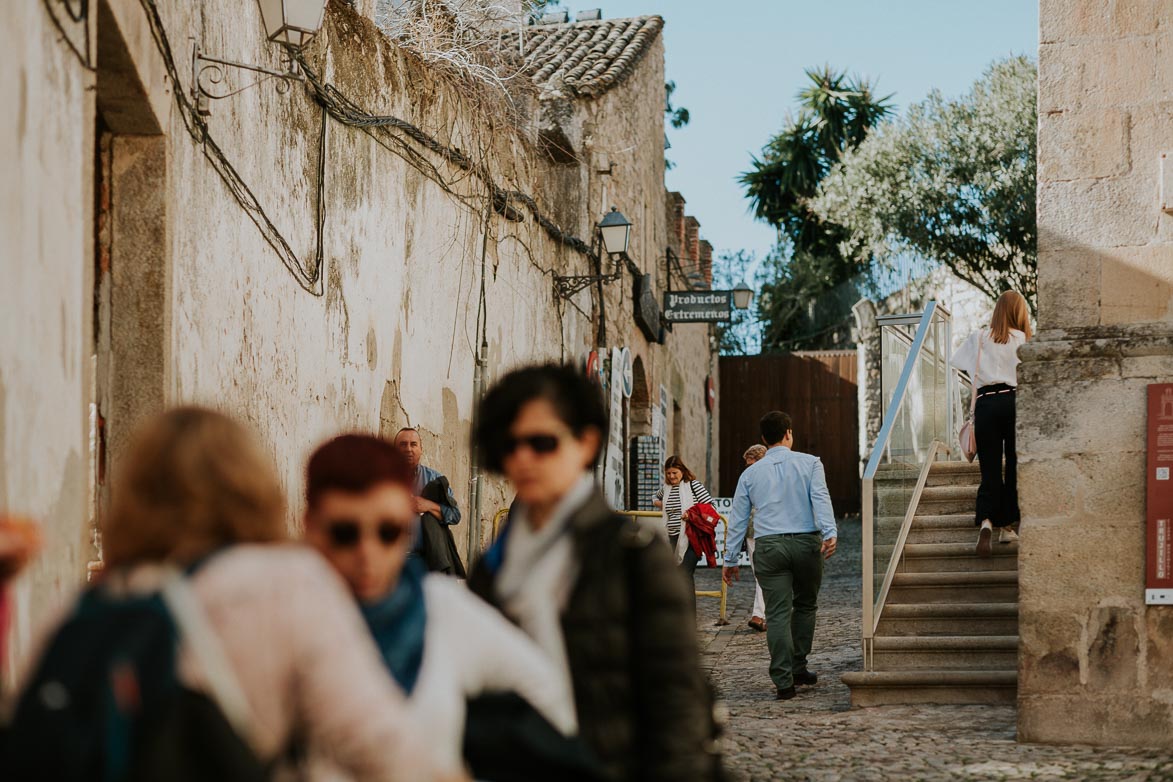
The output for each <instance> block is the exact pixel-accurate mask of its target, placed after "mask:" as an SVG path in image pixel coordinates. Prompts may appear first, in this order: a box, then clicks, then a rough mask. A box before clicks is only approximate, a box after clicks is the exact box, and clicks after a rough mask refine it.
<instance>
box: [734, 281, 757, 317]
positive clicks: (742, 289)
mask: <svg viewBox="0 0 1173 782" xmlns="http://www.w3.org/2000/svg"><path fill="white" fill-rule="evenodd" d="M752 303H753V288H751V287H749V286H748V285H746V284H745V280H742V281H741V282H739V283H737V286H736V287H734V289H733V306H734V307H736V308H737V309H739V310H748V309H749V305H750V304H752Z"/></svg>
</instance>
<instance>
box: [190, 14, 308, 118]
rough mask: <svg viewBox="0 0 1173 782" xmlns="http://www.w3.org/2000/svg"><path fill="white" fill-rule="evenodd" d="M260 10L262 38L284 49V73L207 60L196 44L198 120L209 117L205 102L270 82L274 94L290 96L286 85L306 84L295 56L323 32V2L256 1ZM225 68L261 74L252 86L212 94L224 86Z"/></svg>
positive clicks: (194, 71)
mask: <svg viewBox="0 0 1173 782" xmlns="http://www.w3.org/2000/svg"><path fill="white" fill-rule="evenodd" d="M257 5H258V6H259V7H260V10H261V22H262V23H263V24H264V26H265V36H266V38H268V40H269V41H271V42H273V43H279V44H281V45H282V47H284V49H285V53H284V54H285V57H284V59H285V70H284V71H279V70H275V69H273V68H266V67H264V66H261V65H251V64H249V63H246V62H237V61H235V60H225V59H223V58H220V57H209V56H207V55H206V54H204V53H203V52H202V51H201V50H200V45H199V44H198V43H197V44H195V45H194V46H193V47H192V53H191V69H192V83H191V94H192V98H193V99H194V101H195V105H196V111H198V112H199V113H200V115H201V116H205V117H206V116H208V115H209V114H211V113H212V111H211V109H210V108H209V106H208V102H209V101H212V100H222V99H224V98H230V97H232V96H233V95H238V94H240V93H242V92H244V91H245V90H247V89H250V88H252V87H255V86H257V85H258V84H260V83H261V82H263V81H268V80H269V79H278V81H277V84H276V88H277V92H278V93H280V94H282V95H284V94H285V93H287V92H289V83H290V82H293V81H300V82H304V81H305V74H304V73H302V72H301V71H300V70H299V69H298V67H297V60H296V59H294V52H295V51H296V50H297V49H300V48H301V47H303V46H305V45H306V44H307V43H309V42H310V41H311V40H312V39H313V38H314V36H316V35H317V34H318V31H319V30H321V29H322V17H323V16H324V15H325V13H326V0H257ZM225 68H237V69H239V70H245V71H252V72H254V73H260V74H264V78H261V79H258V80H257V81H255V82H253V83H252V84H248V85H245V86H244V87H240V88H239V89H235V90H228V91H225V92H216V91H213V89H212V87H213V86H214V85H220V84H223V83H224V80H225V78H227V75H226V74H225V72H224V69H225Z"/></svg>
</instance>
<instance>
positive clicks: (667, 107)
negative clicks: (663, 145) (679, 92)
mask: <svg viewBox="0 0 1173 782" xmlns="http://www.w3.org/2000/svg"><path fill="white" fill-rule="evenodd" d="M664 92H665V93H666V95H665V99H664V113H665V114H667V115H668V121H669V122H670V123H671V124H672V127H674V128H676V129H677V130H680V129H681V128H683V127H684V126H685V125H687V124H688V120H689V119H690V117H689V114H688V109H686V108H684V107H683V106H681V107H679V108H677V107H675V106H673V105H672V93H674V92H676V82H674V81H670V82H666V83H665V84H664Z"/></svg>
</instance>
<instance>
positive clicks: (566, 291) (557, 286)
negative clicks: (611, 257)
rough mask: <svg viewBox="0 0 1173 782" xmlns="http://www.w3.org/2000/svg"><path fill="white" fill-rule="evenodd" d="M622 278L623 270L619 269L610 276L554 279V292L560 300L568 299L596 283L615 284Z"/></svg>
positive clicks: (587, 275)
mask: <svg viewBox="0 0 1173 782" xmlns="http://www.w3.org/2000/svg"><path fill="white" fill-rule="evenodd" d="M622 276H623V269H622V268H619V269H617V270H616V271H614V272H612V273H611V274H579V275H571V276H567V277H555V278H554V292H555V293H556V294H557V295H558V297H559V298H561V299H569V298H570V297H571V296H573V295H574V294H576V293H578V292H579V291H581V290H584V289H586V288H589V287H590V286H592V285H594V284H595V283H597V282H601V283H609V282H615V281H616V280H618V279H619V278H620V277H622Z"/></svg>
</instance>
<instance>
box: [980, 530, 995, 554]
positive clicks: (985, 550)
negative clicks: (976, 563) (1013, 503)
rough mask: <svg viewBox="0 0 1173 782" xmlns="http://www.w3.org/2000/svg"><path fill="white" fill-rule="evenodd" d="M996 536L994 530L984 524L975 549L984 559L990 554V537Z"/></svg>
mask: <svg viewBox="0 0 1173 782" xmlns="http://www.w3.org/2000/svg"><path fill="white" fill-rule="evenodd" d="M993 537H994V530H993V529H991V528H990V527H987V526H985V525H983V526H982V528H981V531H980V532H978V542H977V546H976V548H975V550H976V551H977V555H978V556H979V557H981V558H982V559H985V558H987V557H989V556H990V554H991V553H992V552H991V551H990V539H991V538H993Z"/></svg>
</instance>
